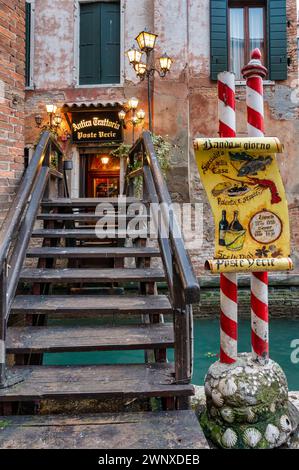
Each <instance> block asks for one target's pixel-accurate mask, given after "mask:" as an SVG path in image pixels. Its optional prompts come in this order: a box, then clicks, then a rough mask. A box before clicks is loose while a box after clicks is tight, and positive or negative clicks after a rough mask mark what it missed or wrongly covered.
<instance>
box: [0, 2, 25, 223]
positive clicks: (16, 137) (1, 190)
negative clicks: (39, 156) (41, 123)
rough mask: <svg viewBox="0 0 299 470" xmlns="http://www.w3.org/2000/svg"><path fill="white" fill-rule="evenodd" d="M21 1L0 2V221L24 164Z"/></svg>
mask: <svg viewBox="0 0 299 470" xmlns="http://www.w3.org/2000/svg"><path fill="white" fill-rule="evenodd" d="M24 34H25V3H24V2H23V1H22V0H14V1H10V0H1V2H0V223H1V221H2V219H3V217H4V215H5V212H6V210H7V209H8V207H9V206H10V204H11V201H12V198H13V195H14V193H15V190H16V187H17V185H18V183H19V180H20V177H21V175H22V173H23V168H24V97H25V92H24V86H25V82H24V67H25V46H24Z"/></svg>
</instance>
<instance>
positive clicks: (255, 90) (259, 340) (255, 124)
mask: <svg viewBox="0 0 299 470" xmlns="http://www.w3.org/2000/svg"><path fill="white" fill-rule="evenodd" d="M267 73H268V71H267V69H266V67H264V66H263V65H262V63H261V52H260V50H259V49H254V50H253V51H252V53H251V60H250V61H249V63H248V64H247V65H246V66H245V67H244V68H243V69H242V74H243V77H244V78H245V79H246V103H247V130H248V135H249V137H264V132H265V129H264V99H263V78H265V77H266V75H267ZM251 346H252V357H253V359H254V360H255V361H257V362H260V363H265V362H267V361H268V359H269V309H268V273H267V272H253V273H252V275H251Z"/></svg>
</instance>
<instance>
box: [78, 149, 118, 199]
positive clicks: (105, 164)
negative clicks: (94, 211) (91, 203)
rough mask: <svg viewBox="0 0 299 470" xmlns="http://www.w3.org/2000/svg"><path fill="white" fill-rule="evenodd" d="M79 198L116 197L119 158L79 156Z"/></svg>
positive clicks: (92, 155) (90, 155)
mask: <svg viewBox="0 0 299 470" xmlns="http://www.w3.org/2000/svg"><path fill="white" fill-rule="evenodd" d="M80 167H81V172H80V174H81V184H80V194H81V197H99V198H100V197H101V198H102V197H117V196H118V194H119V185H120V181H119V180H120V164H119V158H117V157H113V156H112V155H109V154H106V153H101V154H97V153H92V154H83V155H80Z"/></svg>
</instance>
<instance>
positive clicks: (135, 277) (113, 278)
mask: <svg viewBox="0 0 299 470" xmlns="http://www.w3.org/2000/svg"><path fill="white" fill-rule="evenodd" d="M164 280H165V276H164V273H163V271H161V269H155V268H143V269H135V268H124V269H117V268H115V269H109V268H107V269H83V268H82V269H69V268H65V269H63V268H62V269H47V268H45V269H38V268H24V269H22V271H21V274H20V281H25V282H53V283H54V282H55V283H68V282H98V283H103V282H161V281H164Z"/></svg>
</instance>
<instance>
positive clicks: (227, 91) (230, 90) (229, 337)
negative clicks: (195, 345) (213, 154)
mask: <svg viewBox="0 0 299 470" xmlns="http://www.w3.org/2000/svg"><path fill="white" fill-rule="evenodd" d="M218 117H219V136H220V137H236V110H235V75H234V74H233V73H231V72H221V73H219V74H218ZM219 236H220V234H219ZM237 355H238V287H237V274H236V273H225V274H220V362H223V363H226V364H232V363H234V362H236V360H237Z"/></svg>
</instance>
